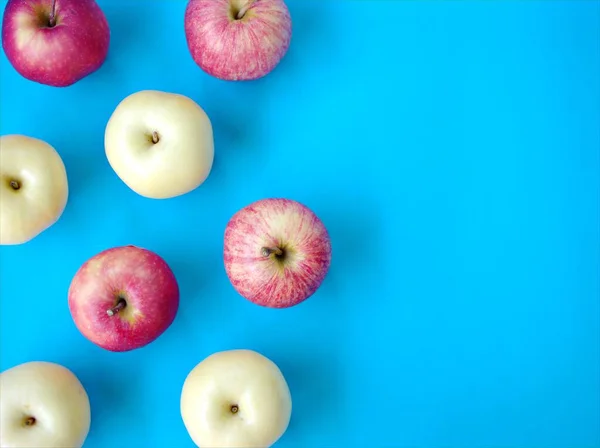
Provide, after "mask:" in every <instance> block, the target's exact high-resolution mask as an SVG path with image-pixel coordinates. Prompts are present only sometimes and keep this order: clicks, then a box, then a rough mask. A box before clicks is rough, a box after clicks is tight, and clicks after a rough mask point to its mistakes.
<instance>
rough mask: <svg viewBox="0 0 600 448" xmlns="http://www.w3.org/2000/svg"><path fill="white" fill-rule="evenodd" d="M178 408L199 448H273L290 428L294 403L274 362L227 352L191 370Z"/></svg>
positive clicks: (244, 352) (249, 353)
mask: <svg viewBox="0 0 600 448" xmlns="http://www.w3.org/2000/svg"><path fill="white" fill-rule="evenodd" d="M180 407H181V417H182V420H183V423H184V426H185V428H186V430H187V431H188V434H189V435H190V437H191V439H192V441H193V442H194V443H195V444H196V445H197V446H199V447H211V448H256V447H270V446H271V445H273V444H274V443H275V442H277V440H279V439H280V438H281V436H282V435H283V434H284V433H285V431H286V430H287V428H288V426H289V422H290V419H291V414H292V397H291V394H290V389H289V387H288V384H287V382H286V380H285V378H284V376H283V374H282V373H281V370H280V369H279V367H277V365H276V364H275V363H274V362H273V361H271V360H270V359H268V358H266V357H265V356H263V355H261V354H260V353H258V352H255V351H253V350H227V351H222V352H217V353H214V354H212V355H210V356H208V357H207V358H205V359H204V360H203V361H201V362H200V363H199V364H198V365H197V366H196V367H194V368H193V369H192V371H191V372H190V373H189V374H188V376H187V377H186V379H185V381H184V384H183V388H182V391H181V401H180Z"/></svg>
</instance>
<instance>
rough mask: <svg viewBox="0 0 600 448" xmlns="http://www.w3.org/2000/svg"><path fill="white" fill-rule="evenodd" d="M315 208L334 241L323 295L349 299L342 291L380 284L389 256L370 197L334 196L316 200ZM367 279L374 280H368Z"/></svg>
mask: <svg viewBox="0 0 600 448" xmlns="http://www.w3.org/2000/svg"><path fill="white" fill-rule="evenodd" d="M314 203H315V204H318V207H313V209H314V211H315V212H316V213H317V215H318V216H319V218H320V219H321V220H322V221H323V223H324V224H325V227H326V228H327V230H328V232H329V237H330V238H331V247H332V253H331V266H330V268H329V272H328V273H327V276H326V278H325V280H324V281H323V284H322V285H321V288H320V291H319V293H320V295H323V296H324V297H327V298H328V297H334V298H335V299H334V300H335V301H336V302H339V301H340V300H345V298H344V297H341V296H340V294H341V289H342V287H341V286H342V285H343V289H345V290H348V289H352V287H351V284H352V283H364V282H365V281H366V282H369V281H373V282H374V281H376V278H375V277H374V274H375V273H376V272H378V271H379V270H380V267H381V266H382V263H383V257H384V256H388V255H389V254H386V252H385V248H384V246H383V244H384V243H383V241H381V237H380V235H381V232H380V228H381V216H380V213H379V210H378V208H377V206H376V205H375V204H374V203H373V202H371V201H369V200H367V199H366V198H357V197H350V196H349V195H345V194H344V193H332V194H331V195H329V197H328V198H327V199H320V200H315V201H314ZM365 276H367V277H370V278H365Z"/></svg>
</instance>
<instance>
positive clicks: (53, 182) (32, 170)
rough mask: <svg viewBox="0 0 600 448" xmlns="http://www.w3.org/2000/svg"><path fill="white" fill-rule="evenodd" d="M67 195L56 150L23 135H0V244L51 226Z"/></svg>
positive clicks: (20, 240)
mask: <svg viewBox="0 0 600 448" xmlns="http://www.w3.org/2000/svg"><path fill="white" fill-rule="evenodd" d="M68 198H69V185H68V181H67V171H66V169H65V165H64V163H63V161H62V158H61V157H60V155H59V154H58V152H56V150H55V149H54V148H53V147H52V146H50V145H49V144H48V143H46V142H45V141H43V140H39V139H37V138H33V137H28V136H24V135H4V136H2V137H0V245H14V244H23V243H26V242H28V241H30V240H32V239H33V238H35V237H36V236H37V235H39V234H40V233H42V232H43V231H44V230H46V229H48V228H49V227H51V226H52V225H54V224H55V223H56V222H57V221H58V219H59V218H60V217H61V216H62V214H63V212H64V210H65V207H66V206H67V200H68Z"/></svg>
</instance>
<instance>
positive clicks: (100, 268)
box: [69, 246, 179, 352]
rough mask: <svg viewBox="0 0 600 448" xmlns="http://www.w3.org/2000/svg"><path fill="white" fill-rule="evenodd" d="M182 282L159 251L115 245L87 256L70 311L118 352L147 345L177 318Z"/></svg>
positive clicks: (90, 334) (95, 338)
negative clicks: (90, 256) (157, 252)
mask: <svg viewBox="0 0 600 448" xmlns="http://www.w3.org/2000/svg"><path fill="white" fill-rule="evenodd" d="M178 308H179V286H178V284H177V280H176V279H175V275H174V274H173V271H172V270H171V268H170V267H169V265H167V263H166V262H165V261H164V260H163V259H162V258H161V257H160V256H158V255H157V254H155V253H154V252H151V251H149V250H147V249H142V248H139V247H135V246H123V247H114V248H112V249H107V250H105V251H102V252H100V253H99V254H97V255H95V256H93V257H92V258H90V259H89V260H88V261H86V262H85V263H84V264H83V265H82V266H81V267H80V268H79V270H78V271H77V273H76V274H75V277H74V278H73V280H72V282H71V286H70V288H69V310H70V311H71V316H72V317H73V320H74V322H75V325H76V326H77V328H78V329H79V331H80V332H81V333H82V334H83V335H84V336H85V337H86V338H88V339H89V340H90V341H91V342H93V343H94V344H96V345H98V346H100V347H102V348H104V349H106V350H110V351H113V352H124V351H128V350H133V349H137V348H140V347H143V346H145V345H147V344H149V343H150V342H152V341H154V340H155V339H156V338H158V337H159V336H160V335H161V334H163V333H164V332H165V331H166V330H167V328H169V326H170V325H171V324H172V323H173V320H174V319H175V315H176V314H177V310H178Z"/></svg>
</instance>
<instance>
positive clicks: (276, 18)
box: [184, 0, 292, 81]
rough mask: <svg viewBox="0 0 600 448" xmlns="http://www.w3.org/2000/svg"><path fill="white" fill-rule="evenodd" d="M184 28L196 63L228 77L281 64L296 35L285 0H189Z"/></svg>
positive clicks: (245, 76) (262, 72)
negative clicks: (294, 34) (292, 38)
mask: <svg viewBox="0 0 600 448" xmlns="http://www.w3.org/2000/svg"><path fill="white" fill-rule="evenodd" d="M184 28H185V37H186V41H187V45H188V49H189V51H190V54H191V56H192V59H193V60H194V61H195V62H196V64H197V65H198V66H199V67H200V68H201V69H202V70H204V71H205V72H206V73H208V74H210V75H212V76H215V77H217V78H220V79H223V80H227V81H248V80H253V79H258V78H262V77H264V76H266V75H267V74H268V73H270V72H271V71H272V70H273V69H275V67H276V66H277V65H279V63H280V62H281V59H282V58H283V57H284V56H285V54H286V53H287V51H288V49H289V46H290V41H291V37H292V20H291V17H290V12H289V10H288V8H287V6H286V4H285V3H284V2H283V0H190V1H189V2H188V5H187V8H186V11H185V20H184Z"/></svg>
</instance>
